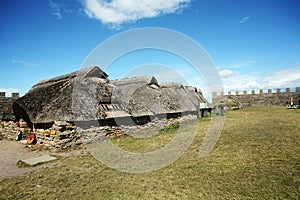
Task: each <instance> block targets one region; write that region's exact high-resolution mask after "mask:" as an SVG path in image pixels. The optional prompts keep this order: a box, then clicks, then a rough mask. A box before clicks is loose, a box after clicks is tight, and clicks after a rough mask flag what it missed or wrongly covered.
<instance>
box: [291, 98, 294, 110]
mask: <svg viewBox="0 0 300 200" xmlns="http://www.w3.org/2000/svg"><path fill="white" fill-rule="evenodd" d="M293 106H294V98H293V97H291V108H293Z"/></svg>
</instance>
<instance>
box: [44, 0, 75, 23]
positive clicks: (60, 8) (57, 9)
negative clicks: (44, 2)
mask: <svg viewBox="0 0 300 200" xmlns="http://www.w3.org/2000/svg"><path fill="white" fill-rule="evenodd" d="M48 6H49V8H50V12H51V14H52V15H54V16H55V17H56V19H61V18H62V16H63V14H64V13H65V14H66V13H71V12H72V11H71V10H69V9H67V8H66V6H65V5H62V4H58V3H55V2H54V1H53V0H49V3H48Z"/></svg>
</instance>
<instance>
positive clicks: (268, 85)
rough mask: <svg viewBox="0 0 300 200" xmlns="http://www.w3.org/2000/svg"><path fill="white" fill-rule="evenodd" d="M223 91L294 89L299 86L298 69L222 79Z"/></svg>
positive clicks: (299, 72)
mask: <svg viewBox="0 0 300 200" xmlns="http://www.w3.org/2000/svg"><path fill="white" fill-rule="evenodd" d="M222 81H223V85H224V90H225V92H227V91H240V92H242V91H243V90H247V91H248V92H250V91H251V90H258V89H275V88H286V87H290V88H295V87H299V86H300V67H296V68H295V67H293V68H289V69H284V70H279V71H275V72H272V73H268V74H265V75H259V74H258V73H255V72H254V73H250V74H239V75H236V76H227V77H226V78H224V77H222Z"/></svg>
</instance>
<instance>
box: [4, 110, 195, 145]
mask: <svg viewBox="0 0 300 200" xmlns="http://www.w3.org/2000/svg"><path fill="white" fill-rule="evenodd" d="M196 118H197V116H195V115H186V116H183V117H178V118H171V119H158V118H155V119H153V120H152V121H151V122H149V123H147V124H144V125H136V126H124V125H122V126H100V127H90V128H88V129H83V128H80V127H76V126H75V124H73V123H68V122H61V121H58V122H55V123H54V124H53V125H52V126H51V128H49V129H36V130H34V131H33V130H31V129H30V128H28V127H25V124H24V122H22V123H20V126H19V127H18V126H17V125H16V123H15V122H13V121H6V122H2V124H3V125H4V128H3V129H2V131H1V132H0V133H1V134H2V135H4V137H6V138H8V139H11V140H15V138H16V136H17V134H18V132H19V130H20V129H22V130H23V131H24V132H25V134H23V138H22V139H27V137H28V135H29V134H30V133H32V132H34V133H35V135H36V139H37V144H39V145H45V146H47V147H52V148H57V149H65V148H68V147H74V146H78V145H82V144H83V143H88V142H90V141H97V140H106V139H108V138H118V137H123V136H124V135H125V134H132V135H136V136H143V134H145V135H147V131H148V130H152V131H150V132H151V133H153V129H155V132H156V133H158V132H159V130H160V129H161V128H163V127H167V126H170V125H173V124H176V123H181V122H184V121H188V120H192V119H196Z"/></svg>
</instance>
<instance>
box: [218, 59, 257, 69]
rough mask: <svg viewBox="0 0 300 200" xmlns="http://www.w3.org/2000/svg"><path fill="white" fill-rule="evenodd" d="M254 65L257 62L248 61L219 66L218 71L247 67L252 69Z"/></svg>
mask: <svg viewBox="0 0 300 200" xmlns="http://www.w3.org/2000/svg"><path fill="white" fill-rule="evenodd" d="M254 63H256V61H255V60H246V61H241V62H236V63H233V64H225V65H218V69H241V68H245V67H250V66H251V65H253V64H254Z"/></svg>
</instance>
